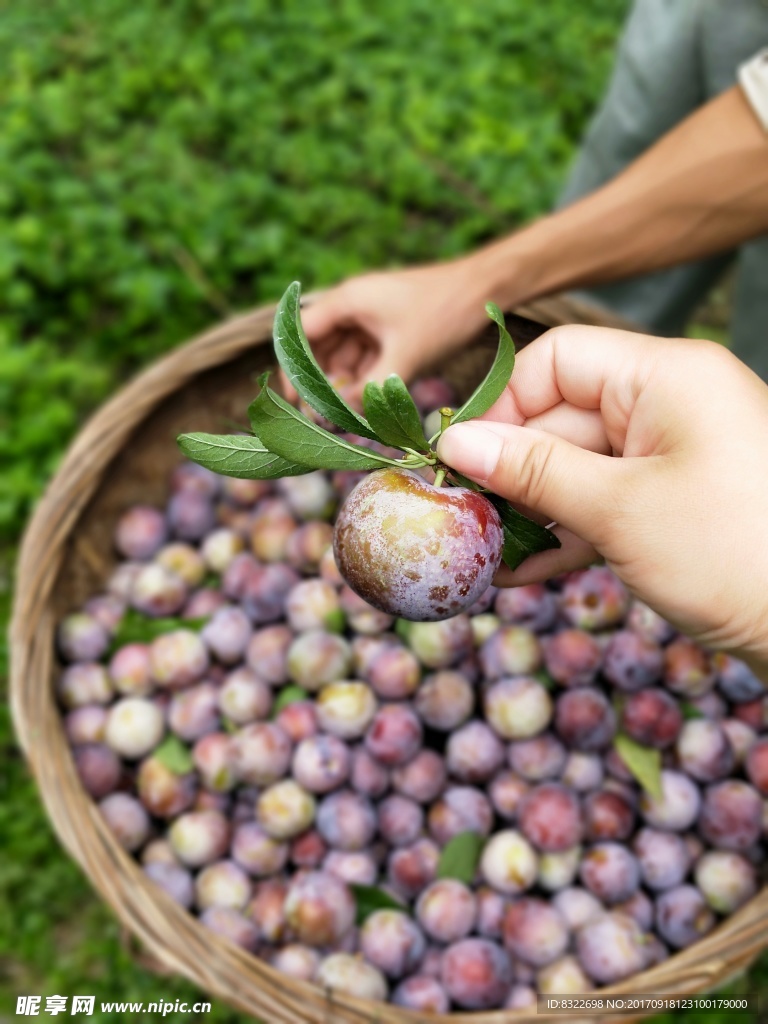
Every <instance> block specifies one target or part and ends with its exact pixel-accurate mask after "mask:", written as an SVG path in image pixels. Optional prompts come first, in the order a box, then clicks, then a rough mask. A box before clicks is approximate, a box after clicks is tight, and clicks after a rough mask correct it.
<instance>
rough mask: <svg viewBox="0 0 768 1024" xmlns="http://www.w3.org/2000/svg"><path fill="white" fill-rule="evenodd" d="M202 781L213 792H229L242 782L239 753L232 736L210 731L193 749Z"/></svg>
mask: <svg viewBox="0 0 768 1024" xmlns="http://www.w3.org/2000/svg"><path fill="white" fill-rule="evenodd" d="M192 759H193V761H194V762H195V768H197V770H198V773H199V774H200V781H201V782H202V784H203V785H204V786H205V788H206V789H208V790H209V791H210V792H212V793H228V792H229V791H230V790H232V789H234V787H235V786H236V785H237V784H238V782H240V774H239V771H238V754H237V749H236V746H235V742H234V740H233V738H232V736H229V735H227V733H223V732H212V733H208V735H207V736H203V737H201V738H200V739H199V740H198V741H197V743H196V744H195V745H194V747H193V749H192Z"/></svg>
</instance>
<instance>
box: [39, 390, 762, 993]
mask: <svg viewBox="0 0 768 1024" xmlns="http://www.w3.org/2000/svg"><path fill="white" fill-rule="evenodd" d="M414 397H415V398H416V399H417V401H419V400H420V401H421V405H422V410H423V411H426V406H429V405H431V406H433V407H434V406H437V405H440V404H443V403H444V402H445V396H444V394H443V393H442V389H441V386H440V384H439V382H433V381H432V382H430V381H424V382H421V384H419V385H417V386H416V387H415V388H414ZM360 476H361V475H360V474H352V473H349V472H343V473H342V472H339V473H335V474H324V473H319V472H318V473H311V474H308V475H306V476H299V477H292V478H286V479H283V480H278V481H276V482H275V483H265V482H261V481H250V480H238V479H231V478H224V477H218V476H216V475H214V474H212V473H210V472H209V471H207V470H204V469H201V468H200V467H198V466H196V465H194V464H192V463H184V464H182V465H180V466H179V467H178V468H177V469H176V471H175V472H174V473H173V476H172V479H171V488H170V489H171V496H170V499H169V501H168V504H167V507H166V508H165V509H163V510H160V509H155V508H152V507H149V506H142V505H139V506H136V507H133V508H131V509H129V510H128V511H126V512H125V514H124V515H123V516H122V518H121V519H120V521H119V523H118V525H117V530H116V535H115V544H116V548H117V550H118V552H119V553H120V555H121V556H122V559H123V560H122V561H121V562H120V564H119V565H118V567H117V569H116V570H115V572H114V574H113V575H112V577H111V579H110V580H109V582H108V585H107V587H106V592H105V593H103V594H100V595H98V596H96V597H94V598H92V599H91V600H89V601H88V602H87V603H86V604H85V606H84V608H83V609H82V610H81V611H78V612H76V613H74V614H71V615H69V616H68V617H67V618H65V619H64V620H63V621H62V622H61V623H60V626H59V630H58V647H59V653H60V655H61V658H62V661H63V662H64V667H63V669H62V671H61V673H60V676H59V678H58V684H57V686H58V697H59V701H60V704H61V707H62V708H63V709H64V725H65V729H66V733H67V736H68V738H69V741H70V742H71V744H72V747H73V752H74V757H75V761H76V764H77V768H78V771H79V774H80V778H81V779H82V782H83V785H84V786H85V788H86V790H87V791H88V792H89V793H90V795H91V796H92V797H93V798H94V800H96V801H98V804H99V807H100V808H101V812H102V814H103V816H104V818H105V820H106V822H107V823H108V825H109V826H110V828H111V829H112V830H113V832H114V834H115V835H116V836H117V838H118V840H119V841H120V843H122V845H123V846H124V847H125V848H126V849H127V850H129V851H131V852H132V853H133V854H134V855H135V856H136V857H137V858H138V859H139V861H140V862H141V864H142V866H143V870H144V871H145V872H146V875H147V876H148V878H150V879H151V880H152V881H153V882H154V883H156V884H157V885H159V886H160V887H162V888H163V889H164V890H165V891H166V892H167V893H169V894H170V895H171V896H172V897H173V898H174V899H175V900H177V901H178V902H179V903H180V904H182V905H183V906H184V907H186V908H189V909H190V910H193V911H194V912H196V913H198V914H199V915H200V919H201V921H202V922H203V923H204V924H205V925H206V926H207V927H209V928H211V929H212V930H213V931H214V932H217V933H218V934H220V935H223V936H226V937H227V938H228V939H229V940H231V941H233V942H235V943H238V944H239V945H240V946H242V947H244V948H246V949H248V950H250V951H252V952H253V953H255V954H256V955H257V956H259V957H262V958H263V959H265V960H267V961H268V962H269V963H271V964H272V965H274V967H276V968H277V969H279V970H281V971H284V972H285V973H286V974H288V975H291V976H293V977H297V978H302V979H307V980H314V981H316V982H318V983H319V984H321V985H324V986H328V987H332V988H335V989H336V990H341V991H344V992H348V993H352V994H355V995H359V996H363V997H368V998H371V999H391V1000H392V1002H394V1003H396V1004H398V1005H401V1006H404V1007H410V1008H415V1009H421V1010H436V1011H442V1012H447V1011H449V1010H450V1009H451V1008H456V1009H464V1010H477V1009H489V1008H494V1007H508V1008H518V1007H525V1006H528V1005H532V1004H534V1003H535V1000H536V993H537V992H541V993H579V992H584V991H587V990H589V989H591V988H594V987H596V986H599V985H603V984H608V983H611V982H614V981H617V980H619V979H622V978H625V977H627V976H630V975H632V974H634V973H636V972H638V971H641V970H643V969H645V968H648V967H650V966H652V965H653V964H655V963H657V962H659V961H660V960H662V959H664V958H666V957H667V956H669V955H670V954H671V953H672V952H674V951H675V950H678V949H681V948H683V947H685V946H688V945H689V944H690V943H692V942H695V941H696V940H697V939H699V938H700V937H702V936H703V935H706V934H707V933H708V932H709V931H710V930H711V929H713V928H714V927H715V926H716V925H717V923H718V921H719V920H720V918H721V917H722V916H724V915H728V914H731V913H732V912H733V911H735V910H736V909H737V908H738V907H740V906H741V905H742V904H743V903H745V901H747V900H748V899H750V897H752V896H753V895H754V893H755V892H756V891H757V887H758V884H759V874H758V872H759V865H760V863H761V862H762V859H763V846H762V843H763V837H764V826H763V819H764V797H765V796H766V795H768V728H766V725H765V722H766V709H767V708H768V702H767V701H766V698H765V697H764V695H763V693H764V691H763V687H762V686H761V684H760V682H759V681H758V680H757V679H756V678H755V677H754V676H753V675H752V674H751V673H750V671H749V670H748V669H747V668H746V667H745V666H744V665H743V664H742V663H740V662H738V661H736V660H734V659H732V658H730V657H728V656H725V655H722V654H717V653H712V652H709V651H705V650H703V649H701V648H700V647H698V646H696V645H695V644H693V643H692V642H691V641H690V640H688V639H687V638H685V637H683V636H680V635H678V634H677V633H676V632H675V631H674V630H673V629H672V628H671V627H670V626H669V625H668V624H667V623H666V622H665V621H663V620H662V619H661V618H660V617H659V616H658V615H656V614H655V613H654V612H653V611H652V610H651V609H649V608H647V607H646V606H644V605H642V604H640V603H638V602H637V601H633V600H631V598H630V595H629V594H628V593H627V592H626V590H625V588H624V587H623V585H622V584H621V582H620V581H619V580H618V579H617V578H616V577H615V576H614V575H613V574H612V573H611V572H610V571H608V570H607V569H605V568H600V567H598V568H592V569H588V570H586V571H584V572H579V573H573V574H569V575H568V576H566V577H561V578H558V579H554V580H552V581H550V583H549V584H548V585H546V586H543V585H534V586H526V587H521V588H518V589H515V590H498V591H497V590H496V589H495V588H491V589H490V590H489V591H488V592H487V593H486V594H485V595H484V597H483V598H482V599H481V600H480V601H478V602H477V604H476V605H475V606H474V607H473V608H472V609H470V612H469V614H462V615H458V616H456V617H455V618H452V619H448V620H446V621H443V622H423V623H404V622H395V621H393V619H392V618H391V617H390V616H388V615H386V614H383V613H382V612H379V611H377V610H376V609H374V608H372V607H371V606H370V605H368V604H366V603H365V602H364V601H362V600H361V599H360V598H359V597H358V596H357V595H356V594H355V593H353V592H352V591H351V590H350V589H349V588H348V587H347V586H346V585H345V584H344V582H343V580H342V579H341V577H340V575H339V573H338V570H337V567H336V565H335V563H334V559H333V552H332V549H331V538H332V526H331V522H332V519H333V516H334V513H335V511H336V509H337V506H338V503H339V501H340V499H342V498H343V497H344V496H345V495H346V494H347V493H349V491H350V489H351V488H352V487H353V486H354V484H355V483H356V482H357V481H358V479H360ZM142 630H144V631H145V632H144V633H142ZM617 736H619V737H620V738H629V741H630V742H633V743H634V744H635V745H636V746H635V749H638V748H637V745H640V746H641V747H642V749H643V750H645V751H647V752H648V753H649V754H651V757H652V758H653V757H660V761H661V771H660V775H658V773H657V779H656V783H657V785H656V787H652V786H649V787H648V788H647V789H645V788H643V786H641V785H640V784H639V783H638V781H637V780H636V776H638V771H637V768H636V766H635V767H634V770H633V768H632V766H629V765H628V763H627V760H625V759H624V758H622V756H621V754H620V753H619V750H618V747H617V744H616V737H617ZM653 751H658V752H659V754H653V753H652V752H653ZM654 788H655V794H654V792H653V791H654ZM649 790H651V791H650V792H649ZM466 833H474V835H475V836H477V837H480V838H479V840H478V842H477V846H476V852H477V857H476V862H475V863H473V864H472V865H471V866H470V873H469V877H470V882H469V884H468V883H467V880H466V879H465V880H463V881H462V880H461V878H460V877H457V875H458V876H460V875H461V872H458V873H457V872H451V870H450V869H449V868H448V867H447V865H446V864H445V863H444V860H445V858H444V857H443V856H442V853H443V851H444V850H445V848H446V846H447V844H449V842H451V840H453V839H454V837H456V836H459V835H463V834H466ZM470 838H473V837H471V836H470ZM454 845H455V843H454ZM363 887H375V888H373V889H365V888H363ZM371 892H373V894H374V896H376V894H378V895H379V896H381V897H382V900H381V903H380V904H378V907H379V909H376V906H377V904H376V903H375V901H374V906H373V907H371V906H368V910H367V911H366V912H362V911H361V904H360V900H361V896H360V894H361V893H366V894H367V898H368V899H369V900H370V897H371ZM395 901H396V902H395ZM388 904H389V905H388Z"/></svg>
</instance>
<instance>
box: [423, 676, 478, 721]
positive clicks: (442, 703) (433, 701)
mask: <svg viewBox="0 0 768 1024" xmlns="http://www.w3.org/2000/svg"><path fill="white" fill-rule="evenodd" d="M413 706H414V708H415V709H416V713H417V714H418V716H419V718H421V720H422V722H424V724H425V725H426V726H428V727H429V728H430V729H436V730H437V731H439V732H452V731H453V730H454V729H456V728H458V727H459V726H460V725H461V724H462V723H463V722H465V721H466V720H467V719H468V718H469V716H470V715H471V714H472V709H473V708H474V706H475V693H474V690H473V689H472V686H471V684H470V683H469V681H468V680H467V679H466V678H465V676H463V675H461V673H460V672H455V671H452V670H451V669H444V670H443V671H442V672H435V673H434V674H433V675H430V676H427V677H426V679H425V680H424V682H423V683H422V684H421V686H420V687H419V688H418V690H417V691H416V694H415V696H414V699H413Z"/></svg>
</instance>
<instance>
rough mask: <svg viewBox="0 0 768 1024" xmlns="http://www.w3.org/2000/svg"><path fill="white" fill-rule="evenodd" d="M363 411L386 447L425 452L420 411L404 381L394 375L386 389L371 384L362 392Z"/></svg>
mask: <svg viewBox="0 0 768 1024" xmlns="http://www.w3.org/2000/svg"><path fill="white" fill-rule="evenodd" d="M363 409H365V415H366V417H367V418H368V422H369V423H370V425H371V426H372V427H373V429H374V430H375V431H376V434H377V435H378V436H379V437H380V438H381V440H382V441H383V442H384V443H385V444H389V445H392V446H393V447H395V448H403V449H405V448H415V449H416V450H417V451H426V450H427V449H428V448H429V441H428V440H427V438H426V437H425V436H424V428H423V427H422V425H421V416H419V410H418V409H417V408H416V405H415V403H414V401H413V399H412V398H411V396H410V393H409V392H408V388H407V387H406V386H405V384H404V383H403V382H402V380H401V379H400V378H399V377H398V376H397V374H396V373H393V374H392V375H391V376H389V377H387V379H386V380H385V381H384V384H383V386H382V385H381V384H376V383H374V382H373V381H370V382H369V383H368V384H366V385H365V388H364V390H363Z"/></svg>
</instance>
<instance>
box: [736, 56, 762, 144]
mask: <svg viewBox="0 0 768 1024" xmlns="http://www.w3.org/2000/svg"><path fill="white" fill-rule="evenodd" d="M739 85H740V86H741V88H742V90H743V92H744V95H745V96H746V97H747V100H748V102H749V105H750V106H751V107H752V109H753V110H754V112H755V114H756V115H757V118H758V120H759V121H760V123H761V124H762V125H763V127H764V128H765V130H766V131H768V49H766V50H761V51H760V53H758V54H757V55H756V56H755V57H753V58H752V59H751V60H748V61H747V62H746V63H744V64H742V65H741V66H740V68H739Z"/></svg>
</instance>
